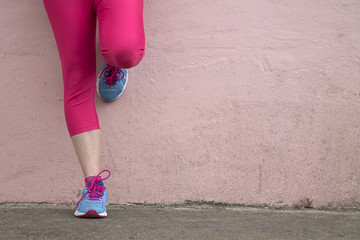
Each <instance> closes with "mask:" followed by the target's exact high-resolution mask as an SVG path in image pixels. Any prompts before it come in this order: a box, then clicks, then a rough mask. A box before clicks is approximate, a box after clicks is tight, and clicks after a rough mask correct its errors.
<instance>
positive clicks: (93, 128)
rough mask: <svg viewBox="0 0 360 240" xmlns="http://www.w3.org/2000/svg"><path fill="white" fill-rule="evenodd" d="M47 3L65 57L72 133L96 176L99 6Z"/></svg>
mask: <svg viewBox="0 0 360 240" xmlns="http://www.w3.org/2000/svg"><path fill="white" fill-rule="evenodd" d="M44 6H45V9H46V12H47V15H48V17H49V20H50V23H51V26H52V29H53V32H54V36H55V39H56V43H57V47H58V51H59V55H60V59H61V65H62V75H63V84H64V113H65V119H66V124H67V128H68V132H69V135H70V137H71V139H72V141H73V145H74V148H75V151H76V153H77V156H78V158H79V161H80V165H81V167H82V170H83V173H84V176H85V177H87V176H95V175H97V174H98V173H99V165H100V150H99V149H100V125H99V120H98V117H97V113H96V109H95V102H94V97H95V90H96V47H95V41H96V13H95V11H94V9H95V5H94V2H93V0H44Z"/></svg>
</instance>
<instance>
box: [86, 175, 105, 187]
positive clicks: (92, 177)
mask: <svg viewBox="0 0 360 240" xmlns="http://www.w3.org/2000/svg"><path fill="white" fill-rule="evenodd" d="M94 179H96V176H89V177H86V178H85V186H90V185H91V183H92V181H93V180H94ZM95 181H96V180H95ZM97 184H99V185H101V186H104V183H103V182H102V181H97Z"/></svg>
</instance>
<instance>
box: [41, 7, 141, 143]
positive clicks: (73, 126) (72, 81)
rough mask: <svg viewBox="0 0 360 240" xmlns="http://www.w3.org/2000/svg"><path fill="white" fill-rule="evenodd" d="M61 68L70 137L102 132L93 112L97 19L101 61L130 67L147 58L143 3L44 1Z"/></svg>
mask: <svg viewBox="0 0 360 240" xmlns="http://www.w3.org/2000/svg"><path fill="white" fill-rule="evenodd" d="M43 1H44V6H45V9H46V12H47V15H48V18H49V20H50V24H51V27H52V30H53V33H54V37H55V40H56V44H57V47H58V51H59V56H60V60H61V66H62V77H63V84H64V113H65V120H66V125H67V129H68V132H69V135H70V137H71V136H74V135H76V134H79V133H82V132H86V131H90V130H94V129H100V125H99V120H98V116H97V113H96V108H95V101H94V98H95V92H96V77H97V75H96V45H95V42H96V17H98V22H99V40H100V46H101V54H102V57H103V58H104V60H105V61H106V62H107V63H108V64H110V65H113V66H117V67H120V68H127V69H128V68H131V67H134V66H136V65H137V64H139V62H140V61H141V59H142V58H143V57H144V54H145V33H144V24H143V0H43Z"/></svg>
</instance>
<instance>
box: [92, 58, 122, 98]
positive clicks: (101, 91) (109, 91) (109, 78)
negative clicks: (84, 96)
mask: <svg viewBox="0 0 360 240" xmlns="http://www.w3.org/2000/svg"><path fill="white" fill-rule="evenodd" d="M127 81H128V70H127V69H125V68H119V67H116V66H112V65H110V64H107V63H106V62H105V60H104V63H103V66H102V70H101V72H100V73H99V75H98V77H97V81H96V89H97V93H98V95H99V97H100V98H101V99H102V100H103V101H105V102H112V101H115V100H116V99H118V98H119V97H120V96H121V94H122V93H123V92H124V90H125V87H126V84H127Z"/></svg>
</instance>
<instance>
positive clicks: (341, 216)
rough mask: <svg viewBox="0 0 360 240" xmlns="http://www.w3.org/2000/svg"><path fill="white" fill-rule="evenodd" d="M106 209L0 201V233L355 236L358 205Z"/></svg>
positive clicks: (100, 236)
mask: <svg viewBox="0 0 360 240" xmlns="http://www.w3.org/2000/svg"><path fill="white" fill-rule="evenodd" d="M39 206H41V207H39ZM107 212H108V218H104V219H81V218H76V217H74V216H73V211H72V207H71V206H66V205H46V204H45V205H39V204H33V205H32V204H30V205H24V206H22V205H16V206H14V205H11V204H10V205H6V204H2V205H0V239H6V240H10V239H17V240H18V239H194V240H195V239H196V240H200V239H206V240H210V239H222V240H224V239H246V240H247V239H249V240H251V239H266V240H270V239H296V240H301V239H306V240H309V239H316V240H322V239H324V240H325V239H326V240H332V239H354V240H355V239H356V240H359V239H360V211H320V210H311V209H301V210H273V209H262V208H247V207H228V208H227V207H224V208H201V207H154V206H152V207H151V206H135V205H134V206H131V205H111V206H108V208H107Z"/></svg>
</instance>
